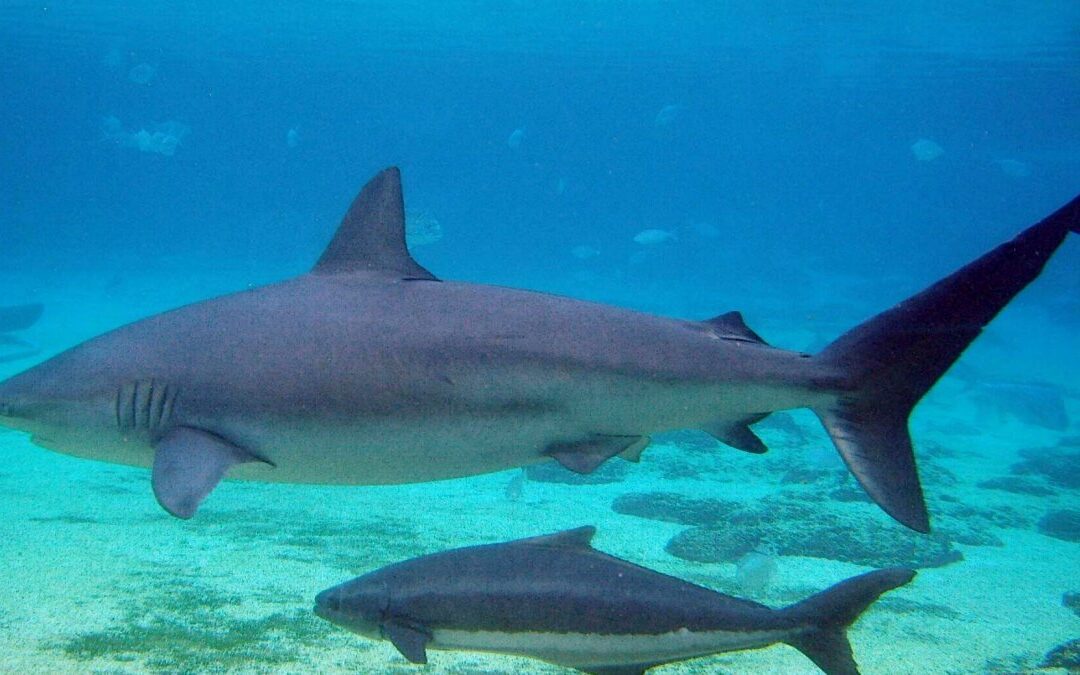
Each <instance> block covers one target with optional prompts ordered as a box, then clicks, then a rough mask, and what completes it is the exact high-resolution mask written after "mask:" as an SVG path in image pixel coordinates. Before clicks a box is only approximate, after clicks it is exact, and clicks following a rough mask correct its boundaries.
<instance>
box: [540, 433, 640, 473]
mask: <svg viewBox="0 0 1080 675" xmlns="http://www.w3.org/2000/svg"><path fill="white" fill-rule="evenodd" d="M648 442H649V439H648V437H647V436H612V435H607V434H593V435H591V436H589V437H587V438H585V439H584V440H580V441H574V442H569V443H566V442H559V443H552V444H551V445H549V446H548V447H547V448H546V449H545V450H544V454H545V455H547V456H549V457H552V458H554V459H555V460H556V461H557V462H558V463H559V464H562V465H563V466H564V467H566V468H567V469H570V470H571V471H573V472H574V473H592V472H593V471H595V470H596V467H598V466H600V465H601V464H603V463H604V462H606V461H607V460H609V459H611V458H612V457H614V456H615V455H620V454H622V453H626V457H627V458H628V459H630V460H631V461H636V458H637V457H640V455H641V450H642V449H644V447H645V445H647V444H648Z"/></svg>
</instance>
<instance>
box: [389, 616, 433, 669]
mask: <svg viewBox="0 0 1080 675" xmlns="http://www.w3.org/2000/svg"><path fill="white" fill-rule="evenodd" d="M382 630H383V635H385V636H386V639H387V640H390V642H391V643H392V644H393V645H394V647H395V648H396V649H397V650H398V651H399V652H401V655H402V656H404V657H405V658H406V659H408V660H409V662H410V663H427V643H428V641H430V640H431V635H430V634H429V633H427V632H426V631H424V630H420V629H418V628H416V627H414V626H410V625H408V624H404V623H398V622H396V621H387V622H386V623H384V624H383V627H382Z"/></svg>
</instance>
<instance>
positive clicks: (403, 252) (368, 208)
mask: <svg viewBox="0 0 1080 675" xmlns="http://www.w3.org/2000/svg"><path fill="white" fill-rule="evenodd" d="M312 272H314V273H315V274H349V273H357V272H374V273H377V274H381V275H386V276H391V277H398V278H402V279H427V280H430V281H438V280H437V279H436V278H435V276H434V275H433V274H432V273H431V272H428V271H427V270H426V269H424V268H423V267H421V266H420V265H419V264H417V262H416V261H415V260H413V259H412V256H411V255H409V249H408V248H407V247H406V245H405V202H404V200H403V199H402V197H401V172H400V171H398V169H397V167H390V168H388V169H383V170H382V171H380V172H379V173H378V175H376V176H375V177H374V178H372V179H371V180H370V181H368V183H367V185H365V186H364V187H363V189H362V190H360V194H359V195H357V197H356V199H355V200H353V203H352V206H350V207H349V211H348V213H346V214H345V218H344V219H342V221H341V225H339V226H338V230H337V234H335V235H334V238H333V239H332V240H331V241H330V245H329V246H327V247H326V250H325V251H323V254H322V257H321V258H319V262H317V263H315V267H314V269H312Z"/></svg>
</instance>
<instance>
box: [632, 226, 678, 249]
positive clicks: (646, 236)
mask: <svg viewBox="0 0 1080 675" xmlns="http://www.w3.org/2000/svg"><path fill="white" fill-rule="evenodd" d="M674 240H675V233H674V232H671V231H669V230H658V229H648V230H642V231H641V232H638V233H637V234H635V235H634V241H635V242H637V243H638V244H641V245H642V246H656V245H657V244H664V243H666V242H669V241H674Z"/></svg>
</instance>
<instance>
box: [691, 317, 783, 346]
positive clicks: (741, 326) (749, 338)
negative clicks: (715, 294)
mask: <svg viewBox="0 0 1080 675" xmlns="http://www.w3.org/2000/svg"><path fill="white" fill-rule="evenodd" d="M702 323H704V324H705V325H706V326H708V327H709V329H710V330H711V331H712V332H713V333H714V334H715V335H716V337H718V338H720V339H722V340H735V341H737V342H757V343H758V344H763V345H767V344H768V343H767V342H765V340H764V339H763V338H762V337H761V336H760V335H758V334H757V333H755V332H754V331H753V329H751V328H750V326H747V325H746V322H745V321H743V318H742V314H741V313H739V312H728V313H726V314H721V315H720V316H714V317H713V318H711V319H708V320H706V321H703V322H702Z"/></svg>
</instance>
